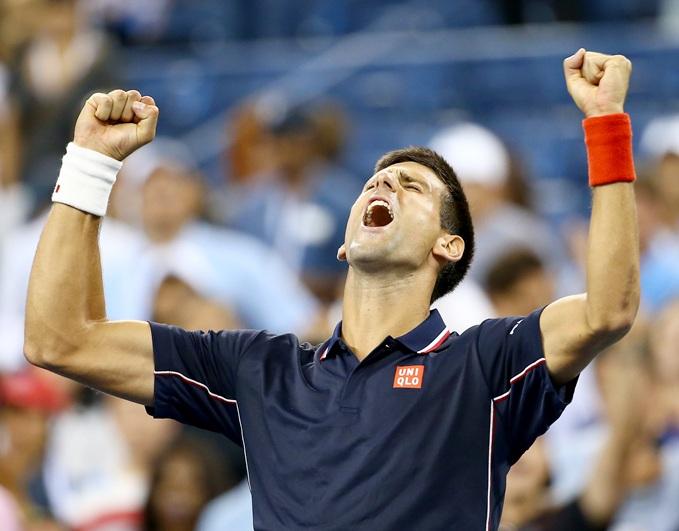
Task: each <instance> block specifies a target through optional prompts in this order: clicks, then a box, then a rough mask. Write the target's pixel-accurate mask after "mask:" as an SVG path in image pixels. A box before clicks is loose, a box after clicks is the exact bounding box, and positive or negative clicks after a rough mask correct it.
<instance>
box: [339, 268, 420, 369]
mask: <svg viewBox="0 0 679 531" xmlns="http://www.w3.org/2000/svg"><path fill="white" fill-rule="evenodd" d="M432 289H433V281H432V283H431V285H430V286H429V285H427V283H425V282H423V281H422V279H418V278H414V277H413V276H407V277H406V278H402V279H400V280H398V281H391V282H388V283H384V284H382V283H380V282H379V281H377V280H376V279H365V278H357V275H356V274H355V272H353V271H352V269H351V268H350V269H349V275H348V276H347V282H346V285H345V290H344V300H343V304H342V339H344V342H345V343H346V344H347V346H348V347H349V348H350V349H351V350H352V352H353V353H354V354H355V355H356V357H357V358H358V359H359V361H362V360H363V359H365V357H366V356H367V355H368V354H370V352H372V351H373V350H374V349H375V348H376V347H377V346H378V345H380V344H381V343H382V341H384V340H385V339H386V338H387V337H388V336H391V337H399V336H402V335H404V334H406V333H407V332H409V331H410V330H412V329H413V328H415V327H416V326H417V325H418V324H420V323H421V322H422V321H424V320H425V319H426V318H427V316H428V315H429V298H430V295H429V294H430V293H431V290H432Z"/></svg>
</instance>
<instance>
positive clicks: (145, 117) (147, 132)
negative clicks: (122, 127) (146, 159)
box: [132, 101, 159, 144]
mask: <svg viewBox="0 0 679 531" xmlns="http://www.w3.org/2000/svg"><path fill="white" fill-rule="evenodd" d="M132 111H133V112H134V115H135V117H136V118H137V120H138V122H137V139H138V141H139V142H140V144H148V143H149V142H151V140H153V138H154V137H155V136H156V126H157V124H158V114H159V110H158V107H156V106H155V105H153V104H149V103H144V102H143V101H136V102H134V103H133V104H132Z"/></svg>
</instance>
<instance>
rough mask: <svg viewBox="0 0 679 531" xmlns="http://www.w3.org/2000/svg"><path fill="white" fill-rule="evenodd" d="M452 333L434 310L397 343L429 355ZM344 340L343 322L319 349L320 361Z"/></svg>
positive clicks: (398, 338) (397, 339)
mask: <svg viewBox="0 0 679 531" xmlns="http://www.w3.org/2000/svg"><path fill="white" fill-rule="evenodd" d="M452 333H453V332H451V331H450V330H449V329H448V327H447V326H446V324H445V323H444V322H443V318H442V317H441V314H440V313H439V311H438V310H436V309H433V310H431V312H429V316H428V317H427V318H426V319H425V320H424V321H422V322H421V323H420V324H419V325H417V326H416V327H415V328H413V329H412V330H411V331H410V332H408V333H406V334H404V335H402V336H400V337H397V338H396V341H398V342H399V343H401V344H402V345H403V346H404V347H405V348H406V349H407V350H410V351H412V352H416V353H417V354H428V353H429V352H433V351H435V350H437V349H438V348H440V347H441V345H443V344H444V343H445V342H446V339H448V337H450V335H451V334H452ZM341 340H342V321H340V322H339V323H337V326H336V327H335V330H334V331H333V333H332V336H330V339H328V340H327V341H326V342H325V343H323V344H322V345H321V347H320V348H319V349H318V356H319V359H320V360H323V359H325V358H326V357H328V356H330V355H332V354H333V352H334V351H335V349H336V347H338V346H340V344H341Z"/></svg>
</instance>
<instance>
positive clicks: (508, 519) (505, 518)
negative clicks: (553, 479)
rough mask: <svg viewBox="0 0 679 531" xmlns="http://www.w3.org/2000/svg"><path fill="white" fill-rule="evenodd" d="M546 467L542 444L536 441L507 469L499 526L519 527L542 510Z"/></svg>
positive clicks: (547, 477)
mask: <svg viewBox="0 0 679 531" xmlns="http://www.w3.org/2000/svg"><path fill="white" fill-rule="evenodd" d="M548 480H549V465H548V462H547V456H546V454H545V448H544V444H543V442H542V440H541V439H538V440H537V441H535V443H533V446H531V447H530V448H529V449H528V450H527V451H526V452H525V453H524V454H523V455H522V456H521V458H520V459H519V460H518V461H517V462H516V463H515V464H514V465H513V466H512V467H511V468H510V469H509V473H508V474H507V488H506V491H505V503H504V508H503V510H502V525H504V526H508V527H510V526H520V525H522V524H524V523H526V522H527V521H528V520H530V519H531V518H533V517H534V516H535V515H536V514H539V513H540V511H541V510H542V509H543V508H544V504H543V502H544V501H545V498H546V495H547V491H548Z"/></svg>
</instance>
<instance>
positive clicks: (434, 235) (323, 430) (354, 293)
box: [25, 49, 639, 531]
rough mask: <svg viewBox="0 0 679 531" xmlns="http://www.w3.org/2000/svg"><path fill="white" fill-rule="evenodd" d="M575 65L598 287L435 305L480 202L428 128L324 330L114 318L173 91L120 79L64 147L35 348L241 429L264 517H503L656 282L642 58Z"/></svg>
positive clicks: (33, 302)
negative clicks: (130, 196) (165, 98)
mask: <svg viewBox="0 0 679 531" xmlns="http://www.w3.org/2000/svg"><path fill="white" fill-rule="evenodd" d="M564 70H565V76H566V84H567V87H568V90H569V92H570V94H571V95H572V97H573V99H574V101H575V103H576V105H577V106H578V107H579V108H580V109H581V110H582V111H583V113H584V115H585V120H584V122H583V125H584V131H585V143H586V146H587V154H588V162H589V182H590V185H591V186H592V219H591V231H590V239H589V251H588V252H589V255H588V260H587V292H586V293H583V294H580V295H574V296H571V297H566V298H563V299H560V300H557V301H556V302H554V303H552V304H550V305H548V306H547V307H545V308H543V309H538V310H536V311H535V312H533V313H532V314H530V315H527V316H524V317H516V318H506V319H491V320H488V321H485V322H483V323H481V324H480V325H478V326H475V327H472V328H471V329H469V330H467V331H466V332H464V333H463V334H461V335H458V334H456V333H455V332H452V331H450V330H448V329H446V326H445V325H444V323H443V321H442V319H441V316H440V315H439V314H438V312H436V311H430V308H429V307H430V303H431V302H432V300H433V299H435V298H437V297H439V296H441V295H442V294H444V293H446V292H448V291H450V290H452V289H453V288H454V287H455V286H456V284H457V283H458V282H459V281H460V280H461V278H462V277H463V276H464V274H465V272H466V270H467V268H468V267H469V263H470V260H471V256H472V252H473V229H472V224H471V219H470V216H469V209H468V206H467V202H466V199H465V196H464V193H463V191H462V189H461V187H460V184H459V183H458V181H457V178H456V177H455V174H454V172H453V170H452V169H451V168H450V166H449V165H448V164H447V163H446V161H445V160H443V159H442V158H441V157H440V156H438V155H437V154H436V153H434V152H432V151H430V150H428V149H425V148H407V149H402V150H398V151H394V152H391V153H387V154H386V155H385V156H384V157H383V158H382V159H381V160H380V161H379V162H378V163H377V166H376V170H375V173H374V175H373V176H372V177H370V178H369V179H368V181H367V182H366V184H365V187H364V190H363V192H362V193H361V194H360V196H359V197H358V198H357V199H356V202H355V204H354V206H353V208H352V210H351V213H350V215H349V219H348V222H347V228H346V238H345V243H344V245H342V247H341V248H340V249H339V252H338V257H339V259H340V260H346V261H347V263H348V277H347V281H346V287H345V292H344V302H343V321H342V322H341V323H340V324H339V325H338V326H337V328H336V330H335V332H334V334H333V335H332V337H330V338H329V339H328V340H327V341H326V342H325V343H323V344H321V345H318V346H311V345H309V344H302V343H300V342H299V340H298V339H297V338H296V337H295V336H293V335H279V336H276V335H271V334H269V333H267V332H264V331H252V330H233V331H221V332H189V331H185V330H181V329H179V328H175V327H171V326H166V325H161V324H154V323H146V322H134V321H122V322H112V321H109V320H107V319H106V311H105V308H104V294H103V289H102V280H101V265H100V260H99V249H98V243H97V235H98V233H99V229H100V224H101V217H102V216H104V214H105V212H106V205H107V202H108V194H109V192H110V190H111V187H112V186H113V183H114V181H115V178H116V174H117V172H118V170H119V169H120V167H121V164H122V162H121V161H122V160H123V159H124V158H125V157H126V156H127V155H129V154H130V153H132V152H133V151H134V150H135V149H137V148H139V147H140V146H142V145H143V144H146V143H147V142H150V141H151V140H152V139H153V137H154V134H155V128H156V122H157V118H158V108H157V107H156V106H155V103H154V101H153V99H152V98H150V97H149V96H143V97H142V96H141V95H140V93H139V92H136V91H127V92H125V91H122V90H117V91H113V92H111V93H108V94H95V95H93V96H92V97H90V98H89V100H88V101H87V103H86V104H85V106H84V108H83V110H82V113H81V114H80V117H79V118H78V121H77V124H76V127H75V136H74V140H73V142H72V143H71V144H69V146H68V148H67V153H66V155H65V156H64V160H63V165H62V169H61V173H60V175H59V179H58V181H57V184H56V187H55V190H54V196H53V199H54V202H55V203H56V204H55V205H54V206H53V207H52V211H51V213H50V215H49V219H48V221H47V224H46V226H45V229H44V231H43V233H42V238H41V240H40V244H39V246H38V249H37V253H36V257H35V262H34V264H33V270H32V273H31V279H30V286H29V293H28V303H27V309H26V335H25V353H26V357H27V358H28V360H29V361H30V362H31V363H34V364H36V365H39V366H41V367H44V368H46V369H49V370H52V371H55V372H57V373H59V374H63V375H65V376H67V377H69V378H73V379H74V380H77V381H79V382H82V383H83V384H85V385H88V386H91V387H94V388H97V389H100V390H102V391H104V392H106V393H111V394H113V395H117V396H120V397H123V398H126V399H129V400H133V401H136V402H139V403H140V404H144V405H146V406H147V408H148V410H149V412H150V413H151V414H153V415H154V416H156V417H171V418H174V419H177V420H179V421H181V422H184V423H188V424H193V425H196V426H199V427H202V428H206V429H209V430H214V431H216V432H221V433H223V434H224V435H226V436H227V437H229V438H230V439H233V440H235V441H237V442H239V443H240V444H242V445H243V447H244V449H245V453H246V459H247V465H248V474H249V481H250V486H251V491H252V497H253V506H254V522H255V527H256V529H258V530H272V531H273V530H281V529H286V530H287V529H293V530H298V529H316V530H326V531H329V530H354V531H355V530H370V531H376V530H397V529H398V530H427V531H434V530H451V529H456V530H475V529H488V530H489V529H496V528H497V526H498V522H499V520H500V514H501V511H502V501H503V494H504V487H505V475H506V473H507V470H508V469H509V467H510V466H511V465H512V464H513V463H514V462H515V461H516V460H517V459H518V458H519V456H520V455H521V454H522V453H523V452H524V451H525V450H526V449H527V448H528V447H529V446H530V445H531V443H532V442H533V441H534V439H535V438H536V437H537V436H539V435H540V434H542V433H543V432H544V431H545V430H546V429H547V428H548V427H549V425H550V424H551V423H552V422H553V421H554V420H556V419H557V418H558V417H559V415H560V414H561V412H562V411H563V409H564V407H565V406H566V404H567V403H568V402H569V400H570V397H571V395H572V392H573V389H574V386H575V381H576V379H577V376H578V374H579V373H580V371H581V370H582V369H583V368H584V367H585V366H586V365H587V364H588V363H589V362H590V361H591V360H592V359H593V358H594V356H595V355H596V354H597V353H598V352H600V351H601V350H602V349H603V348H605V347H607V346H608V345H611V344H612V343H614V342H615V341H617V340H619V339H620V338H621V337H622V336H623V335H624V334H625V333H626V332H627V331H628V330H629V328H630V326H631V325H632V322H633V320H634V318H635V315H636V312H637V307H638V302H639V254H638V243H637V221H636V213H635V207H634V193H633V185H632V182H633V181H634V179H635V172H634V166H633V160H632V150H631V134H632V133H631V125H630V120H629V117H628V115H626V114H624V112H623V104H624V101H625V95H626V92H627V87H628V82H629V77H630V72H631V64H630V62H629V61H628V60H627V59H626V58H625V57H622V56H619V55H615V56H608V55H603V54H599V53H593V52H586V51H585V50H584V49H581V50H579V51H578V52H576V53H575V54H574V55H572V56H571V57H569V58H567V59H566V60H565V61H564ZM196 97H199V95H197V96H196ZM281 311H285V309H284V308H281Z"/></svg>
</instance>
